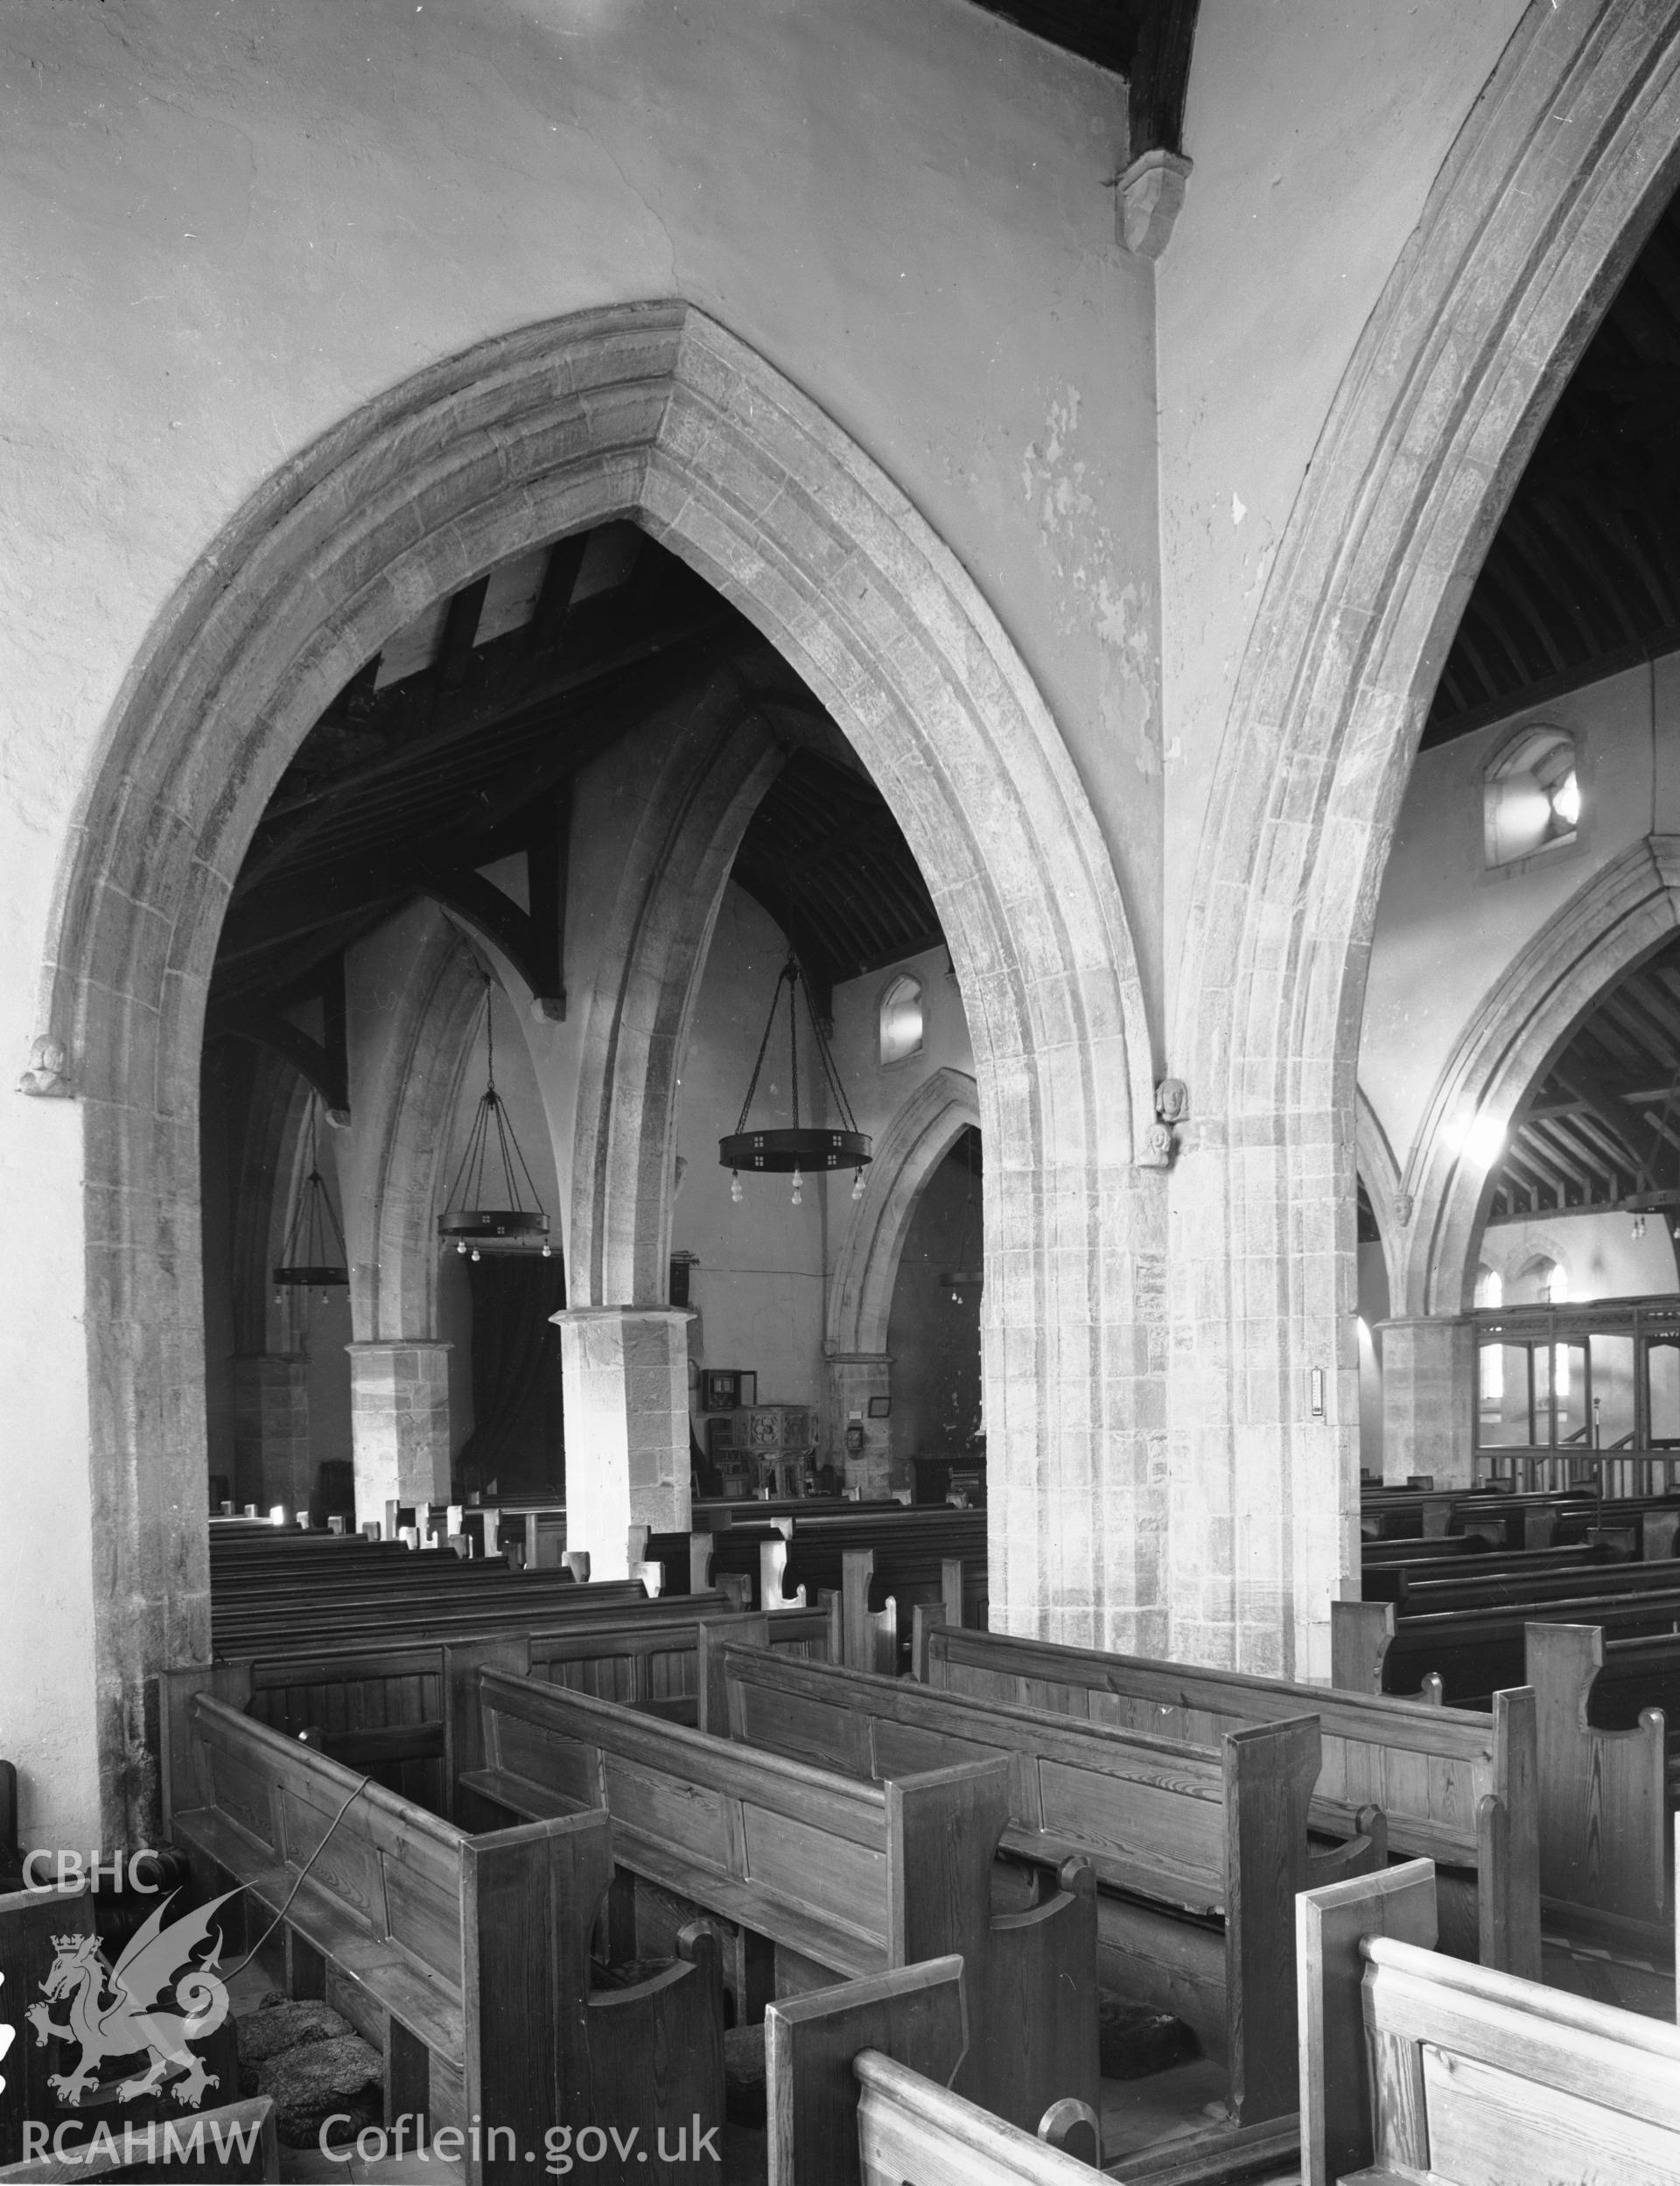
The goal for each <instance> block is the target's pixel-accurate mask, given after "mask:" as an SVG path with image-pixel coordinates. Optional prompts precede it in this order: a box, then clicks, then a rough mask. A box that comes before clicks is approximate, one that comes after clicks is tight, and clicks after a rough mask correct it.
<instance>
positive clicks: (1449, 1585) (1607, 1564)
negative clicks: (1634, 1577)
mask: <svg viewBox="0 0 1680 2186" xmlns="http://www.w3.org/2000/svg"><path fill="white" fill-rule="evenodd" d="M1471 1538H1480V1537H1471ZM1391 1545H1394V1546H1397V1545H1399V1544H1391ZM1419 1545H1420V1546H1421V1545H1422V1544H1419ZM1646 1568H1647V1567H1646V1566H1644V1565H1642V1564H1635V1562H1634V1561H1633V1559H1632V1552H1631V1550H1628V1551H1627V1552H1622V1551H1621V1550H1620V1549H1619V1548H1618V1547H1617V1546H1616V1545H1614V1544H1613V1543H1611V1542H1608V1541H1578V1542H1575V1543H1573V1544H1572V1545H1571V1546H1569V1547H1567V1548H1532V1549H1516V1550H1495V1551H1493V1552H1489V1553H1487V1554H1483V1555H1479V1556H1453V1557H1451V1558H1443V1557H1439V1556H1420V1557H1418V1558H1416V1559H1410V1558H1408V1559H1402V1558H1398V1557H1391V1558H1388V1559H1383V1561H1380V1562H1379V1561H1376V1560H1374V1559H1370V1558H1366V1559H1364V1560H1363V1562H1362V1566H1361V1571H1360V1592H1361V1594H1362V1596H1363V1598H1364V1599H1365V1600H1366V1601H1392V1602H1394V1603H1395V1604H1396V1606H1397V1608H1398V1609H1399V1611H1400V1614H1401V1615H1403V1616H1405V1615H1415V1614H1417V1613H1418V1611H1420V1610H1423V1609H1426V1608H1432V1607H1436V1606H1439V1607H1440V1608H1456V1607H1459V1606H1460V1603H1458V1602H1455V1601H1451V1600H1438V1601H1430V1600H1429V1599H1427V1598H1424V1599H1420V1598H1419V1595H1420V1590H1424V1592H1425V1595H1426V1594H1432V1593H1435V1591H1436V1590H1438V1589H1439V1590H1446V1591H1448V1592H1450V1590H1451V1589H1453V1588H1459V1589H1461V1590H1462V1591H1463V1593H1464V1594H1465V1595H1466V1596H1467V1598H1468V1599H1469V1601H1471V1603H1472V1605H1473V1606H1474V1607H1477V1608H1481V1607H1483V1606H1485V1604H1486V1603H1487V1602H1488V1601H1494V1600H1496V1599H1502V1598H1509V1599H1511V1600H1514V1601H1515V1600H1518V1599H1526V1598H1528V1595H1527V1591H1526V1590H1527V1589H1529V1588H1530V1587H1532V1586H1533V1585H1534V1583H1535V1582H1536V1581H1537V1580H1545V1581H1546V1582H1547V1583H1548V1585H1550V1586H1552V1587H1568V1588H1571V1589H1572V1590H1573V1591H1574V1592H1576V1593H1578V1594H1584V1593H1586V1592H1588V1591H1590V1590H1591V1588H1592V1587H1594V1586H1596V1585H1598V1584H1599V1583H1600V1580H1603V1582H1604V1583H1605V1584H1606V1585H1609V1586H1619V1585H1620V1584H1621V1573H1622V1572H1623V1571H1624V1570H1639V1571H1644V1570H1645V1569H1646ZM1668 1583H1669V1584H1670V1585H1672V1584H1673V1583H1674V1575H1673V1573H1669V1574H1668Z"/></svg>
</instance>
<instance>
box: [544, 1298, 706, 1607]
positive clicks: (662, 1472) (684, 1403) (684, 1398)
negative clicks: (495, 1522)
mask: <svg viewBox="0 0 1680 2186" xmlns="http://www.w3.org/2000/svg"><path fill="white" fill-rule="evenodd" d="M693 1318H694V1315H693V1314H691V1313H690V1312H689V1311H687V1310H686V1309H685V1308H683V1307H676V1306H579V1307H567V1308H566V1309H565V1310H564V1311H563V1312H561V1313H557V1314H550V1315H549V1319H550V1320H551V1321H553V1322H554V1325H555V1327H556V1328H558V1329H559V1331H560V1356H561V1370H562V1376H563V1384H564V1388H565V1406H566V1546H567V1548H568V1549H569V1550H570V1549H577V1548H581V1549H587V1550H588V1552H589V1556H590V1576H591V1579H623V1578H626V1577H627V1575H628V1573H629V1538H628V1537H629V1530H630V1528H631V1527H632V1526H633V1525H645V1526H648V1527H649V1528H650V1529H651V1530H652V1531H655V1532H657V1533H686V1532H687V1531H688V1530H689V1523H690V1492H689V1323H690V1321H692V1320H693Z"/></svg>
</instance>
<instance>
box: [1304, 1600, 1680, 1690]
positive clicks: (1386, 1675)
mask: <svg viewBox="0 0 1680 2186" xmlns="http://www.w3.org/2000/svg"><path fill="white" fill-rule="evenodd" d="M1639 1568H1643V1566H1640V1567H1639ZM1677 1622H1680V1585H1672V1584H1671V1585H1670V1587H1663V1588H1658V1589H1657V1590H1656V1592H1650V1591H1649V1590H1643V1589H1642V1590H1639V1591H1635V1592H1633V1593H1622V1594H1600V1593H1597V1592H1594V1593H1593V1594H1579V1595H1576V1596H1573V1597H1570V1598H1566V1599H1565V1600H1563V1601H1542V1602H1515V1603H1507V1604H1502V1605H1500V1606H1499V1607H1498V1608H1491V1609H1474V1610H1468V1609H1467V1610H1460V1611H1457V1612H1446V1611H1437V1612H1432V1614H1430V1615H1426V1616H1409V1617H1399V1618H1397V1617H1396V1615H1395V1611H1394V1604H1393V1603H1392V1602H1391V1601H1333V1602H1332V1603H1331V1605H1330V1663H1331V1672H1330V1674H1331V1678H1332V1682H1333V1683H1334V1684H1335V1685H1338V1686H1341V1687H1343V1688H1345V1689H1346V1690H1347V1691H1348V1692H1391V1693H1398V1694H1404V1695H1411V1696H1416V1695H1418V1693H1420V1692H1421V1693H1424V1694H1425V1697H1432V1696H1433V1695H1434V1694H1436V1693H1437V1692H1439V1696H1440V1697H1441V1698H1442V1699H1445V1700H1446V1701H1447V1702H1448V1703H1449V1705H1451V1706H1453V1707H1460V1708H1485V1707H1486V1706H1488V1699H1489V1696H1490V1695H1491V1694H1492V1693H1493V1692H1495V1691H1496V1690H1498V1689H1499V1688H1500V1687H1502V1686H1506V1685H1521V1684H1522V1683H1523V1680H1524V1678H1525V1675H1526V1672H1525V1671H1524V1669H1523V1657H1524V1648H1525V1637H1526V1634H1527V1631H1528V1628H1529V1626H1530V1624H1596V1625H1600V1626H1601V1627H1602V1628H1603V1629H1604V1631H1605V1633H1606V1635H1607V1636H1614V1637H1616V1638H1618V1639H1642V1638H1655V1637H1659V1636H1663V1634H1666V1633H1669V1632H1670V1631H1672V1629H1674V1627H1675V1625H1676V1623H1677Z"/></svg>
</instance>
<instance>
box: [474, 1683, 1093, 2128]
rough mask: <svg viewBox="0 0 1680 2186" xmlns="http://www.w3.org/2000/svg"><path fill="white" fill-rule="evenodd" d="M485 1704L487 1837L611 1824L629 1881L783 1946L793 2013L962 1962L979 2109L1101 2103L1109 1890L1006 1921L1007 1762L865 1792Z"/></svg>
mask: <svg viewBox="0 0 1680 2186" xmlns="http://www.w3.org/2000/svg"><path fill="white" fill-rule="evenodd" d="M478 1699H479V1744H480V1747H481V1750H482V1752H483V1755H484V1764H483V1766H482V1767H480V1768H478V1769H470V1770H468V1771H466V1772H465V1773H464V1775H463V1776H462V1779H461V1783H462V1785H463V1786H464V1787H465V1789H466V1790H470V1791H472V1792H473V1793H476V1794H477V1795H478V1796H479V1798H480V1799H481V1800H482V1801H483V1802H485V1804H484V1806H483V1808H482V1810H481V1811H482V1812H483V1814H484V1815H485V1817H486V1818H492V1817H493V1816H496V1815H498V1814H500V1813H511V1814H514V1815H519V1816H521V1817H524V1818H532V1819H535V1818H544V1817H548V1816H553V1815H566V1814H574V1813H577V1812H579V1811H584V1810H590V1809H595V1808H599V1807H603V1806H604V1807H605V1808H606V1811H608V1812H610V1813H611V1815H612V1817H613V1844H614V1849H615V1853H616V1856H617V1859H618V1860H619V1863H620V1867H624V1868H625V1869H627V1870H628V1871H629V1872H630V1873H632V1874H634V1875H636V1876H638V1877H639V1878H641V1880H642V1881H643V1882H644V1883H646V1884H651V1885H653V1886H655V1888H657V1889H658V1890H660V1891H662V1892H668V1893H673V1894H675V1895H676V1896H677V1897H678V1898H679V1899H681V1900H683V1901H685V1902H688V1903H690V1904H693V1905H696V1906H698V1907H702V1908H704V1909H706V1910H707V1911H709V1912H711V1913H714V1914H720V1915H722V1916H724V1917H725V1919H726V1920H728V1921H730V1922H732V1923H736V1924H737V1925H738V1926H739V1928H740V1929H741V1930H745V1931H747V1932H749V1933H751V1934H753V1935H756V1936H760V1937H767V1939H768V1940H769V1941H770V1942H771V1944H774V1949H775V1958H776V1965H775V1988H776V1991H777V1993H790V1992H795V1991H798V1990H801V1989H806V1988H810V1987H814V1986H828V1985H829V1984H830V1981H831V1980H832V1979H833V1977H834V1976H836V1975H843V1976H844V1975H857V1974H872V1973H879V1972H886V1971H887V1970H888V1969H890V1968H892V1967H894V1966H902V1965H911V1964H913V1963H914V1961H916V1960H917V1959H921V1958H939V1957H942V1956H944V1955H946V1954H947V1953H948V1952H949V1951H951V1950H952V1949H953V1948H954V1947H955V1948H956V1949H957V1950H958V1951H960V1953H961V1955H962V1957H963V1961H964V1973H963V1986H964V1993H965V1995H966V1998H967V2004H968V2012H969V2027H970V2035H971V2042H972V2046H971V2049H970V2056H969V2058H968V2061H967V2063H965V2064H964V2066H963V2076H962V2077H963V2083H964V2087H965V2091H972V2092H973V2093H974V2094H975V2095H976V2096H977V2098H982V2099H984V2100H985V2101H986V2102H987V2103H988V2104H989V2105H991V2106H992V2107H993V2108H994V2109H996V2110H997V2111H998V2112H999V2113H1000V2114H1002V2115H1004V2116H1007V2117H1011V2118H1012V2119H1015V2120H1016V2121H1017V2122H1021V2121H1026V2122H1030V2123H1036V2122H1037V2119H1039V2117H1040V2114H1041V2113H1042V2112H1043V2110H1044V2107H1045V2105H1046V2103H1047V2101H1048V2100H1050V2099H1053V2098H1054V2096H1056V2095H1059V2094H1062V2093H1066V2092H1073V2093H1075V2094H1077V2095H1078V2096H1080V2098H1082V2099H1084V2100H1092V2101H1094V2100H1095V2098H1096V2084H1097V2063H1096V1895H1095V1885H1094V1879H1093V1877H1092V1874H1091V1872H1090V1868H1089V1866H1088V1865H1086V1864H1085V1863H1084V1862H1083V1861H1082V1860H1069V1861H1068V1862H1067V1863H1066V1864H1065V1865H1064V1866H1063V1867H1062V1868H1061V1873H1060V1875H1059V1877H1058V1878H1057V1887H1055V1888H1054V1890H1053V1892H1052V1894H1051V1895H1049V1896H1048V1897H1047V1899H1046V1901H1045V1902H1040V1903H1039V1904H1036V1905H1033V1906H1029V1907H1027V1908H1026V1909H1023V1910H1021V1911H1019V1912H1013V1913H1007V1914H999V1915H994V1913H993V1911H992V1907H991V1869H992V1859H993V1854H994V1853H995V1852H996V1849H997V1846H998V1839H999V1838H1000V1836H1001V1835H1002V1833H1003V1832H1004V1829H1005V1825H1007V1822H1008V1819H1009V1790H1008V1776H1009V1767H1008V1763H1007V1762H1005V1761H1003V1760H1001V1759H999V1760H992V1759H987V1760H984V1761H981V1762H971V1763H967V1764H964V1765H963V1766H960V1767H956V1768H940V1769H932V1770H925V1771H918V1772H916V1773H914V1774H908V1773H907V1774H905V1775H902V1776H899V1777H898V1778H896V1779H894V1780H892V1781H889V1782H887V1783H880V1784H877V1783H858V1782H856V1781H855V1780H853V1779H852V1778H851V1777H849V1776H841V1775H838V1774H836V1773H834V1772H832V1771H830V1770H827V1769H815V1768H811V1767H809V1766H807V1765H805V1764H803V1763H802V1762H792V1761H788V1760H785V1759H782V1758H781V1757H780V1756H778V1755H767V1754H752V1755H747V1754H745V1753H743V1752H742V1751H741V1750H740V1749H739V1748H737V1747H733V1746H731V1745H730V1744H728V1743H727V1742H726V1741H723V1740H721V1739H718V1738H712V1737H709V1736H707V1735H706V1734H704V1733H703V1732H700V1731H691V1730H689V1729H686V1728H685V1727H683V1726H681V1725H678V1724H670V1723H653V1722H649V1721H648V1719H647V1718H646V1717H644V1716H640V1715H637V1714H635V1713H633V1712H632V1711H631V1710H630V1709H627V1708H620V1707H616V1706H613V1704H612V1703H611V1702H610V1701H606V1700H596V1699H591V1698H589V1697H588V1696H587V1695H585V1694H583V1693H577V1692H565V1691H563V1689H561V1688H559V1687H557V1686H554V1685H538V1684H536V1683H535V1681H533V1680H531V1679H529V1678H515V1677H509V1676H507V1675H506V1674H505V1673H504V1672H501V1671H494V1670H484V1671H479V1677H478Z"/></svg>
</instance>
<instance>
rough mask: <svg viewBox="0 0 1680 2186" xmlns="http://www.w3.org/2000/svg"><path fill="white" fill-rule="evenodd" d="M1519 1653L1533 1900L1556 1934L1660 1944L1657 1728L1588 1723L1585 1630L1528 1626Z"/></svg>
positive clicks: (1595, 1639) (1662, 1860) (1662, 1872)
mask: <svg viewBox="0 0 1680 2186" xmlns="http://www.w3.org/2000/svg"><path fill="white" fill-rule="evenodd" d="M1525 1647H1526V1651H1527V1659H1528V1674H1529V1682H1530V1685H1532V1686H1533V1688H1534V1695H1535V1734H1536V1748H1537V1756H1538V1763H1539V1795H1540V1797H1539V1804H1540V1891H1541V1896H1542V1898H1543V1900H1544V1902H1545V1905H1546V1909H1547V1913H1548V1916H1550V1917H1553V1918H1555V1919H1557V1920H1558V1922H1559V1923H1560V1924H1561V1925H1562V1926H1563V1927H1564V1928H1565V1930H1570V1929H1572V1928H1575V1927H1576V1926H1578V1925H1579V1923H1580V1922H1581V1919H1582V1916H1583V1915H1585V1916H1586V1923H1587V1925H1588V1927H1589V1928H1590V1927H1591V1925H1592V1924H1593V1922H1594V1921H1595V1920H1597V1921H1609V1922H1613V1923H1633V1924H1634V1925H1635V1928H1636V1929H1640V1930H1645V1931H1646V1932H1647V1934H1648V1935H1656V1934H1660V1935H1661V1936H1662V1937H1663V1940H1664V1941H1665V1942H1666V1940H1667V1934H1668V1930H1669V1926H1670V1923H1671V1921H1672V1918H1673V1913H1672V1909H1671V1907H1670V1903H1669V1897H1670V1880H1669V1871H1668V1867H1669V1841H1668V1840H1669V1818H1668V1788H1667V1782H1666V1751H1665V1728H1666V1727H1665V1722H1664V1718H1663V1711H1662V1710H1661V1709H1660V1708H1647V1709H1645V1710H1644V1711H1643V1713H1642V1714H1641V1716H1640V1719H1639V1722H1638V1725H1637V1727H1635V1728H1634V1729H1632V1730H1621V1731H1615V1730H1600V1729H1599V1728H1598V1727H1596V1726H1595V1725H1594V1724H1593V1723H1592V1722H1590V1721H1589V1720H1588V1708H1589V1705H1590V1701H1591V1698H1592V1692H1593V1685H1594V1683H1595V1682H1596V1680H1597V1678H1598V1676H1599V1673H1600V1670H1601V1669H1602V1668H1603V1666H1604V1633H1603V1630H1602V1629H1601V1628H1600V1626H1598V1625H1595V1624H1530V1625H1529V1626H1528V1627H1527V1628H1526V1632H1525Z"/></svg>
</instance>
